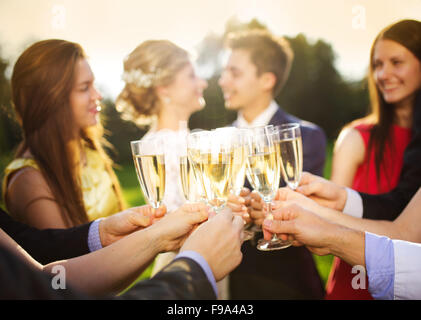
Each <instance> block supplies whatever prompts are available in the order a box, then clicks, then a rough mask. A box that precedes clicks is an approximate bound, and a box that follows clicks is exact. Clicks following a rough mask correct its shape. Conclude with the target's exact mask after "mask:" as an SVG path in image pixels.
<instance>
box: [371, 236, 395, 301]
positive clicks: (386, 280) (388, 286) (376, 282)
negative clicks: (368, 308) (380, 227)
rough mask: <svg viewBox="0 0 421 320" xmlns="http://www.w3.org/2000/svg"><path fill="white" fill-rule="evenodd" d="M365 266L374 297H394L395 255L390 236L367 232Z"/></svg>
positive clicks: (383, 298) (389, 298) (388, 298)
mask: <svg viewBox="0 0 421 320" xmlns="http://www.w3.org/2000/svg"><path fill="white" fill-rule="evenodd" d="M365 266H366V269H367V275H368V283H369V288H368V291H369V292H370V293H371V295H372V296H373V298H375V299H382V300H393V299H394V285H395V255H394V251H393V241H392V240H391V239H389V238H388V237H384V236H379V235H376V234H373V233H370V232H366V233H365Z"/></svg>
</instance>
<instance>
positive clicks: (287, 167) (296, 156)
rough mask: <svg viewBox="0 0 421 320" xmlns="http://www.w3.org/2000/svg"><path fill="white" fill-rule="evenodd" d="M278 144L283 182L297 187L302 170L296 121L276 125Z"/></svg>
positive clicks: (293, 188) (300, 143)
mask: <svg viewBox="0 0 421 320" xmlns="http://www.w3.org/2000/svg"><path fill="white" fill-rule="evenodd" d="M277 128H278V131H279V141H280V143H279V145H280V154H281V157H280V164H281V165H280V167H281V171H282V177H283V179H284V181H285V183H286V184H287V185H288V187H289V188H291V189H292V190H295V189H297V187H298V185H299V183H300V179H301V174H302V171H303V143H302V140H301V130H300V125H299V124H298V123H289V124H285V125H281V126H278V127H277Z"/></svg>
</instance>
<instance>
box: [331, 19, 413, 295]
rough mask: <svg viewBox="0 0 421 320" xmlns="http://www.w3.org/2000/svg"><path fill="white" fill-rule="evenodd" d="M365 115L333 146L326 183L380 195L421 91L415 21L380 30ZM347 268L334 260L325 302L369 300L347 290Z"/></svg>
mask: <svg viewBox="0 0 421 320" xmlns="http://www.w3.org/2000/svg"><path fill="white" fill-rule="evenodd" d="M368 84H369V93H370V100H371V114H370V115H368V116H367V117H365V118H363V119H359V120H356V121H354V122H352V123H351V124H349V125H347V126H346V127H345V128H344V129H343V130H342V132H341V133H340V135H339V137H338V140H337V142H336V145H335V148H334V156H333V163H332V177H331V180H332V181H334V182H336V183H338V184H342V185H344V186H348V187H352V188H353V189H354V190H357V191H360V192H365V193H370V194H380V193H386V192H388V191H390V190H392V189H393V188H394V187H395V186H396V185H397V183H398V180H399V176H400V172H401V168H402V164H403V153H404V151H405V148H406V146H407V145H408V143H409V142H410V139H411V129H412V119H413V117H412V113H413V108H414V102H415V97H416V95H417V93H418V92H419V90H420V89H421V22H420V21H417V20H402V21H399V22H397V23H395V24H392V25H390V26H388V27H386V28H385V29H384V30H382V31H381V32H380V33H379V35H378V36H377V37H376V39H375V41H374V43H373V46H372V48H371V53H370V66H369V75H368ZM354 276H355V274H353V273H352V270H351V266H349V265H348V264H346V263H345V262H343V261H342V260H340V259H338V258H335V260H334V264H333V268H332V271H331V274H330V277H329V280H328V284H327V289H326V292H327V295H326V298H327V299H372V297H371V296H370V294H369V293H368V290H364V289H354V288H352V279H353V277H354Z"/></svg>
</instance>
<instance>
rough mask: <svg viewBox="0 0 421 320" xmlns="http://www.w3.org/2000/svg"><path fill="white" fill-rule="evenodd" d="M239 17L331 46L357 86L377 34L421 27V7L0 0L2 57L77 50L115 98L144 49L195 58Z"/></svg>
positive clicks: (383, 0) (345, 1) (341, 0)
mask: <svg viewBox="0 0 421 320" xmlns="http://www.w3.org/2000/svg"><path fill="white" fill-rule="evenodd" d="M234 16H235V17H236V18H237V19H239V20H240V21H244V22H245V21H249V20H251V19H252V18H257V19H258V20H259V21H260V22H262V23H263V24H265V25H267V27H268V28H269V30H270V31H272V32H273V33H275V34H277V35H281V36H284V35H285V36H295V35H297V34H298V33H304V34H305V35H306V36H307V37H309V38H310V39H311V40H312V41H315V40H317V39H323V40H325V41H327V42H329V43H330V44H331V45H332V47H333V49H334V51H335V53H336V56H337V59H336V65H337V67H338V69H339V71H340V72H341V73H342V74H343V76H344V77H346V78H348V79H359V78H361V77H363V76H364V74H365V73H366V70H367V65H368V55H369V50H370V47H371V44H372V42H373V40H374V38H375V36H376V35H377V33H378V32H379V31H380V30H381V29H382V28H384V27H385V26H387V25H389V24H391V23H393V22H396V21H398V20H400V19H405V18H411V19H418V20H421V0H400V1H398V0H294V1H293V0H258V1H257V0H148V1H146V0H0V48H1V52H0V54H1V56H2V57H3V58H6V59H8V60H9V61H10V62H11V64H12V65H13V63H14V61H16V59H17V57H18V56H19V54H20V53H21V52H22V51H23V50H24V49H25V48H26V47H27V46H28V45H29V44H31V43H33V42H34V41H37V40H42V39H48V38H60V39H66V40H69V41H74V42H78V43H80V44H81V45H82V47H83V48H84V49H85V51H86V52H87V54H88V56H89V59H90V60H89V62H90V64H91V67H92V70H93V72H94V74H95V76H96V80H97V85H98V87H99V88H100V89H101V90H102V92H103V94H104V96H108V97H111V98H115V97H116V96H117V95H118V93H119V91H120V90H121V88H122V87H123V82H122V80H121V74H122V70H123V59H124V58H125V57H126V56H127V55H128V54H129V53H130V52H131V51H132V50H133V49H134V48H135V47H136V46H137V45H139V44H140V43H141V42H142V41H144V40H147V39H169V40H171V41H173V42H175V43H177V44H178V45H180V46H182V47H183V48H185V49H187V50H189V51H191V52H192V53H194V50H195V48H196V47H197V44H198V43H199V42H200V41H201V40H202V39H203V38H204V37H205V36H206V35H207V34H208V33H211V32H212V33H218V34H221V33H222V32H223V31H224V28H225V24H226V22H227V20H228V19H230V18H231V17H234ZM9 72H10V69H9Z"/></svg>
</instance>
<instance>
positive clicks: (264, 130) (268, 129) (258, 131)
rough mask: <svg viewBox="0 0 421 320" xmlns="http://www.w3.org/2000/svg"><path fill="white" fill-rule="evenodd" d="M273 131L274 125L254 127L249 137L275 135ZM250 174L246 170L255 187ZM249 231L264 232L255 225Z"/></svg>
mask: <svg viewBox="0 0 421 320" xmlns="http://www.w3.org/2000/svg"><path fill="white" fill-rule="evenodd" d="M273 130H274V126H273V125H266V126H259V127H253V128H251V129H249V132H248V134H249V135H266V134H271V133H273ZM249 172H250V171H249V170H246V176H247V180H248V181H249V182H250V185H251V186H252V187H253V184H252V182H251V181H252V178H251V176H250V174H249ZM253 188H254V187H253ZM248 229H249V230H250V231H252V232H262V226H259V225H256V224H253V225H252V226H251V227H249V228H248Z"/></svg>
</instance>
